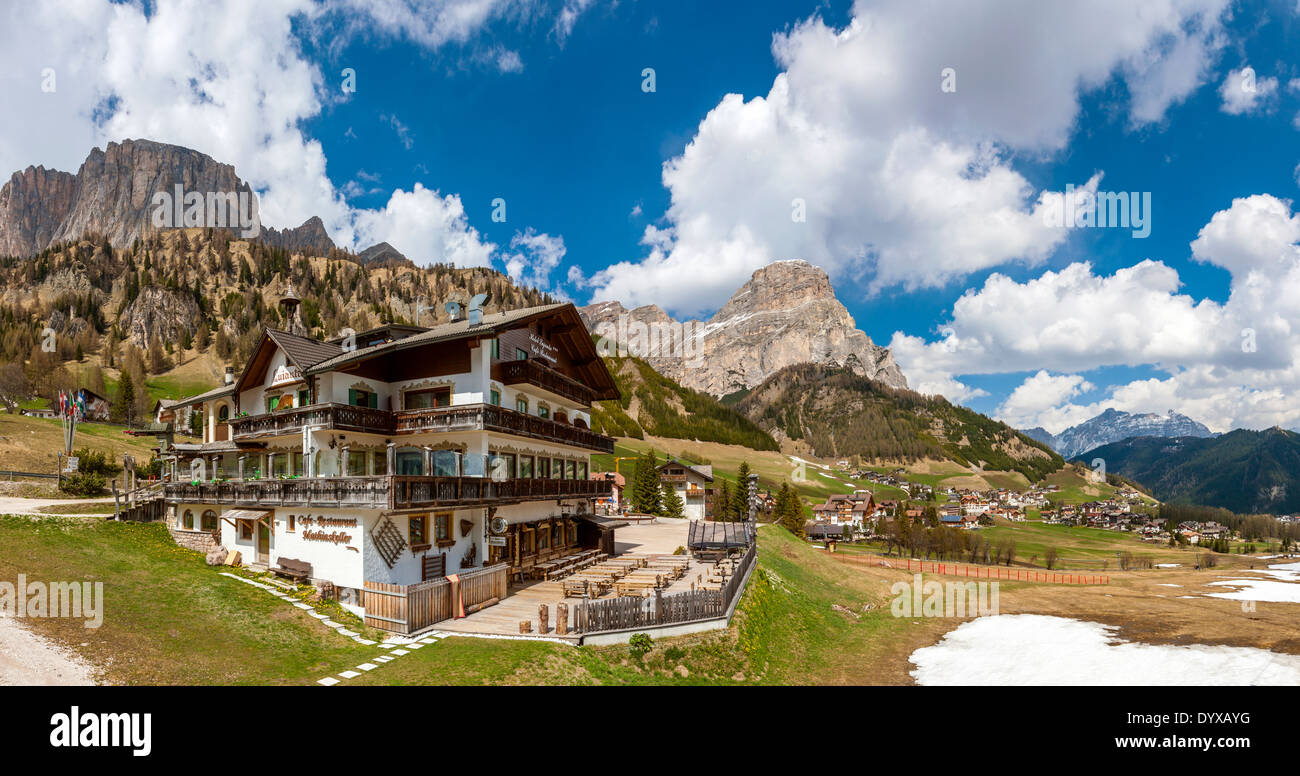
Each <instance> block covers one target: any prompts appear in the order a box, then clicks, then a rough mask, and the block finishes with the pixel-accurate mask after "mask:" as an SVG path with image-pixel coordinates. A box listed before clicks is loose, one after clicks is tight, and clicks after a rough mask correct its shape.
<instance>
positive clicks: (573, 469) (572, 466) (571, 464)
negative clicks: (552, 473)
mask: <svg viewBox="0 0 1300 776" xmlns="http://www.w3.org/2000/svg"><path fill="white" fill-rule="evenodd" d="M577 478H578V463H577V461H565V462H564V479H566V480H574V479H577Z"/></svg>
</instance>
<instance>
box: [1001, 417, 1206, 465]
mask: <svg viewBox="0 0 1300 776" xmlns="http://www.w3.org/2000/svg"><path fill="white" fill-rule="evenodd" d="M1022 433H1023V434H1024V435H1025V436H1028V437H1030V438H1032V439H1037V440H1038V441H1040V442H1044V443H1046V444H1048V445H1051V446H1052V449H1054V450H1056V452H1058V453H1060V454H1061V455H1062V456H1064V457H1066V458H1073V457H1075V456H1076V455H1081V454H1083V453H1086V452H1087V451H1089V450H1091V449H1093V448H1094V447H1101V446H1102V445H1108V444H1110V443H1112V442H1118V441H1120V440H1123V439H1131V438H1133V437H1143V436H1149V437H1212V436H1214V432H1213V431H1210V429H1208V428H1206V427H1205V426H1203V425H1202V424H1200V423H1197V422H1196V421H1194V420H1192V419H1191V418H1189V417H1187V416H1186V415H1180V414H1178V413H1177V412H1174V411H1173V410H1170V411H1169V412H1168V414H1165V415H1159V414H1156V413H1154V412H1147V413H1140V414H1134V413H1130V412H1122V411H1120V410H1116V409H1107V410H1106V411H1105V412H1103V413H1101V414H1100V415H1098V416H1097V417H1095V418H1092V419H1091V420H1086V421H1084V422H1083V423H1080V424H1079V425H1077V426H1071V427H1070V428H1067V429H1066V430H1064V431H1062V432H1061V433H1059V434H1055V435H1053V434H1050V433H1048V432H1047V431H1046V430H1044V429H1041V428H1031V429H1029V430H1027V431H1022Z"/></svg>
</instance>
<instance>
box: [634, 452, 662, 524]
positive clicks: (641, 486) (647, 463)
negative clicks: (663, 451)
mask: <svg viewBox="0 0 1300 776" xmlns="http://www.w3.org/2000/svg"><path fill="white" fill-rule="evenodd" d="M630 491H631V494H630V496H629V499H630V500H631V502H632V508H633V509H634V510H636V511H637V512H640V513H642V514H646V515H657V514H659V509H660V494H661V493H662V491H661V489H660V487H659V461H658V458H657V456H656V455H655V451H654V450H647V451H646V452H645V454H644V455H642V456H641V457H639V458H638V459H637V462H636V471H635V472H634V473H633V474H632V487H631V488H630Z"/></svg>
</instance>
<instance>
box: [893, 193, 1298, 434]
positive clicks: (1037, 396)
mask: <svg viewBox="0 0 1300 776" xmlns="http://www.w3.org/2000/svg"><path fill="white" fill-rule="evenodd" d="M1191 250H1192V254H1193V256H1194V258H1195V259H1196V260H1198V261H1202V262H1205V263H1210V264H1214V265H1216V266H1219V267H1223V268H1224V269H1226V270H1228V272H1229V273H1231V277H1232V279H1231V286H1230V293H1229V296H1228V299H1227V300H1226V301H1225V302H1222V303H1220V302H1217V301H1214V300H1211V299H1201V300H1196V299H1194V298H1192V297H1191V296H1189V295H1187V294H1185V293H1181V292H1180V289H1181V281H1180V279H1179V277H1178V273H1177V272H1176V271H1175V270H1173V269H1172V268H1170V267H1168V266H1167V265H1165V264H1164V263H1162V262H1158V261H1151V260H1147V261H1143V262H1140V263H1138V264H1136V265H1134V266H1132V267H1127V268H1124V269H1120V270H1117V271H1116V272H1115V273H1113V274H1111V275H1106V276H1103V275H1097V274H1096V273H1094V272H1093V269H1092V267H1091V265H1090V264H1088V263H1082V262H1081V263H1075V264H1071V265H1069V266H1067V267H1065V268H1064V269H1062V270H1060V271H1053V272H1045V273H1043V274H1042V275H1040V276H1039V277H1036V278H1033V279H1030V280H1027V281H1025V282H1023V283H1021V282H1016V281H1014V280H1012V279H1010V278H1008V277H1005V276H1003V275H1000V274H994V275H992V276H990V277H989V278H988V280H987V281H986V282H985V283H984V285H983V287H981V288H978V289H971V290H969V291H967V292H966V293H965V294H964V295H963V296H962V297H961V298H959V299H958V300H957V301H956V302H955V303H954V305H953V309H952V315H951V320H950V321H948V322H947V323H945V324H943V325H942V326H941V327H940V331H941V334H942V336H939V337H936V338H934V339H932V340H929V341H927V340H925V339H923V338H920V337H915V336H910V335H906V334H903V333H902V332H896V333H895V334H894V337H893V339H892V341H891V342H890V347H891V348H892V349H893V351H894V356H895V358H896V359H897V360H898V362H899V365H900V367H901V368H902V370H903V372H904V374H907V375H908V376H909V379H912V375H913V374H920V375H924V376H925V379H926V380H928V381H930V382H940V381H943V380H949V381H953V382H954V383H955V382H957V378H958V377H959V376H961V375H971V374H994V373H1002V374H1006V373H1016V372H1038V373H1039V374H1036V375H1035V376H1034V377H1032V378H1030V379H1029V380H1027V381H1026V383H1025V384H1024V385H1022V386H1021V388H1018V389H1017V391H1016V392H1013V394H1012V397H1009V398H1008V400H1007V402H1005V403H1004V404H1003V405H1002V407H1000V408H999V414H1001V415H1002V416H1004V417H1007V418H1010V419H1012V420H1014V421H1016V422H1017V423H1018V424H1020V425H1042V426H1044V427H1046V428H1048V429H1049V430H1054V431H1057V430H1060V428H1064V427H1065V426H1066V425H1070V424H1072V423H1074V422H1078V421H1079V420H1082V419H1085V418H1087V417H1090V416H1092V415H1095V414H1096V413H1097V412H1099V411H1100V410H1101V409H1104V408H1105V407H1107V406H1113V407H1115V408H1116V409H1121V410H1126V411H1129V412H1164V411H1166V410H1168V409H1170V408H1173V409H1176V410H1177V411H1179V412H1182V413H1184V414H1187V415H1189V416H1191V417H1193V418H1195V419H1197V420H1200V421H1201V422H1203V423H1205V424H1207V425H1209V426H1210V427H1211V428H1212V429H1215V430H1218V431H1224V430H1228V429H1231V428H1234V427H1237V426H1247V427H1252V428H1259V427H1265V426H1271V425H1284V426H1288V427H1292V426H1295V425H1297V424H1298V423H1300V406H1297V405H1295V402H1294V401H1293V400H1289V399H1288V397H1294V396H1295V394H1296V391H1297V390H1300V308H1296V306H1295V305H1294V304H1293V302H1291V301H1290V300H1293V299H1295V298H1297V297H1300V214H1294V213H1293V212H1292V209H1291V206H1290V203H1288V202H1286V201H1283V200H1279V199H1277V198H1276V197H1272V196H1269V195H1265V194H1260V195H1255V196H1251V197H1244V198H1241V199H1236V200H1233V202H1232V205H1231V207H1229V208H1228V209H1227V210H1223V211H1220V212H1218V213H1216V214H1214V216H1213V217H1212V218H1211V219H1210V222H1209V223H1208V224H1206V226H1205V227H1204V228H1202V229H1201V230H1200V232H1199V234H1198V236H1197V238H1196V240H1195V241H1193V242H1192V243H1191ZM1108 366H1128V367H1142V366H1148V367H1152V368H1154V369H1155V370H1156V371H1158V372H1163V373H1164V374H1165V375H1167V376H1165V377H1157V378H1150V379H1145V380H1136V381H1132V382H1130V383H1128V384H1126V385H1118V386H1109V387H1107V389H1106V391H1107V392H1108V393H1109V396H1108V397H1106V398H1104V399H1101V400H1099V401H1097V402H1093V403H1090V404H1084V405H1079V404H1075V403H1073V402H1072V401H1071V400H1072V399H1073V398H1074V396H1073V395H1069V396H1065V395H1061V396H1060V400H1059V402H1057V403H1054V404H1053V403H1050V402H1045V400H1044V399H1045V397H1050V396H1051V391H1052V390H1056V391H1058V393H1059V392H1062V391H1065V390H1067V389H1068V383H1065V382H1062V380H1061V379H1060V378H1059V377H1052V376H1051V373H1054V372H1055V373H1064V374H1065V375H1066V376H1078V375H1085V374H1087V373H1088V372H1089V371H1091V370H1094V369H1099V368H1102V367H1108ZM1043 370H1046V371H1043ZM958 384H960V383H958ZM1080 388H1081V390H1083V391H1086V390H1088V389H1087V388H1083V387H1082V385H1081V386H1080ZM1021 389H1024V390H1023V392H1022V391H1021ZM1017 394H1020V395H1019V396H1017ZM1048 405H1050V406H1048ZM1009 422H1010V421H1009Z"/></svg>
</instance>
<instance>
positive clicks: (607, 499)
mask: <svg viewBox="0 0 1300 776" xmlns="http://www.w3.org/2000/svg"><path fill="white" fill-rule="evenodd" d="M591 478H592V479H593V480H598V481H600V482H608V483H609V487H610V492H609V495H608V496H603V497H601V498H598V499H596V511H597V512H599V513H600V514H602V515H616V514H621V513H622V511H623V488H624V487H626V485H627V480H626V479H625V478H624V477H623V475H621V474H619V473H618V472H592V473H591Z"/></svg>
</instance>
